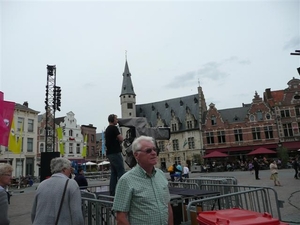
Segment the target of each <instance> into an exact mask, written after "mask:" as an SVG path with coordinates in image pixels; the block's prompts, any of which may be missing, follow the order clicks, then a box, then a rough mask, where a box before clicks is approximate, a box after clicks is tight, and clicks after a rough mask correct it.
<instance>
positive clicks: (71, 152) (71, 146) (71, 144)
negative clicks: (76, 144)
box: [69, 143, 73, 154]
mask: <svg viewBox="0 0 300 225" xmlns="http://www.w3.org/2000/svg"><path fill="white" fill-rule="evenodd" d="M69 153H70V154H73V143H69Z"/></svg>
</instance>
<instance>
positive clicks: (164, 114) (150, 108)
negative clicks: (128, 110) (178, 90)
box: [136, 94, 199, 130]
mask: <svg viewBox="0 0 300 225" xmlns="http://www.w3.org/2000/svg"><path fill="white" fill-rule="evenodd" d="M187 108H189V110H190V113H191V114H192V115H194V117H195V120H197V121H199V96H198V94H194V95H189V96H184V97H179V98H174V99H168V100H163V101H159V102H153V103H147V104H139V105H136V116H137V117H146V119H147V120H148V123H149V125H150V126H151V127H155V126H156V125H157V121H158V118H159V117H160V118H161V119H162V120H163V121H164V126H165V127H170V125H171V124H170V122H171V119H172V112H173V113H174V114H175V116H176V117H177V118H178V120H179V121H180V122H181V127H179V130H186V123H185V120H186V110H187ZM195 125H196V127H195V128H197V127H198V123H195Z"/></svg>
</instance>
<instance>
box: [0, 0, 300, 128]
mask: <svg viewBox="0 0 300 225" xmlns="http://www.w3.org/2000/svg"><path fill="white" fill-rule="evenodd" d="M0 4H1V5H0V7H1V11H0V13H1V61H0V62H1V65H0V66H1V77H0V90H1V91H3V92H4V98H5V100H7V101H14V102H17V103H20V104H22V103H23V102H24V101H28V103H29V107H30V108H32V109H34V110H37V111H40V112H41V113H44V107H45V103H44V101H45V85H46V79H47V74H46V65H47V64H54V65H56V67H57V74H56V79H57V82H56V84H57V85H58V86H61V88H62V107H61V112H57V113H56V116H65V115H66V113H68V112H69V111H72V112H73V113H75V118H76V119H77V123H78V124H79V125H84V124H85V125H86V124H93V125H94V126H96V127H97V132H101V131H102V130H103V129H104V128H105V127H106V126H107V116H108V114H110V113H115V114H117V115H119V116H121V107H120V99H119V95H120V93H121V85H122V80H123V77H122V74H123V71H124V66H125V51H127V60H128V64H129V69H130V72H131V74H132V77H131V78H132V82H133V85H134V88H135V93H136V95H137V96H136V99H137V104H143V103H149V102H155V101H161V100H166V99H170V98H176V97H180V96H186V95H192V94H196V93H197V87H198V84H199V83H200V85H201V86H202V88H203V91H204V95H205V98H206V103H207V105H209V104H210V103H214V104H215V105H216V107H217V109H225V108H234V107H240V106H241V105H242V103H250V102H251V101H252V99H253V96H254V93H255V91H257V92H258V94H259V95H261V96H262V95H263V92H264V90H265V89H266V88H271V90H281V89H285V88H286V87H287V82H288V81H289V80H290V79H292V78H293V77H296V78H300V77H299V74H298V73H297V70H296V68H297V67H299V66H300V57H299V56H291V55H290V53H291V52H294V51H295V50H296V49H300V1H298V0H295V1H290V0H282V1H139V2H137V1H107V2H106V1H51V2H50V1H13V0H10V1H5V0H2V1H1V3H0Z"/></svg>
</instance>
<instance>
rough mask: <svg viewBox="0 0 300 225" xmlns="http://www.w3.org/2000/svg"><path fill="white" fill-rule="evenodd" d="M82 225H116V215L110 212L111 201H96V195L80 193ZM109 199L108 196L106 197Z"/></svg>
mask: <svg viewBox="0 0 300 225" xmlns="http://www.w3.org/2000/svg"><path fill="white" fill-rule="evenodd" d="M81 196H82V198H81V199H82V200H81V203H82V204H81V206H82V213H83V218H84V224H83V225H116V224H117V221H116V215H115V213H114V211H113V210H112V206H113V201H112V200H109V199H107V200H104V199H97V196H96V194H94V193H90V192H85V193H84V192H83V191H82V192H81ZM106 197H109V196H106Z"/></svg>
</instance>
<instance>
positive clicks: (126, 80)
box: [120, 56, 135, 97]
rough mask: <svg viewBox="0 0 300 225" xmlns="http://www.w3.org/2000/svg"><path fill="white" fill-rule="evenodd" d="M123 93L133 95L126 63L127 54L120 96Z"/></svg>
mask: <svg viewBox="0 0 300 225" xmlns="http://www.w3.org/2000/svg"><path fill="white" fill-rule="evenodd" d="M123 95H133V96H135V93H134V89H133V84H132V81H131V73H130V71H129V67H128V63H127V56H126V63H125V69H124V73H123V83H122V90H121V95H120V97H121V96H123Z"/></svg>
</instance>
